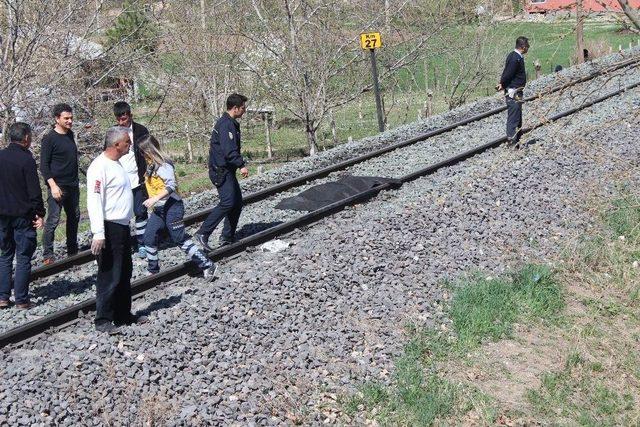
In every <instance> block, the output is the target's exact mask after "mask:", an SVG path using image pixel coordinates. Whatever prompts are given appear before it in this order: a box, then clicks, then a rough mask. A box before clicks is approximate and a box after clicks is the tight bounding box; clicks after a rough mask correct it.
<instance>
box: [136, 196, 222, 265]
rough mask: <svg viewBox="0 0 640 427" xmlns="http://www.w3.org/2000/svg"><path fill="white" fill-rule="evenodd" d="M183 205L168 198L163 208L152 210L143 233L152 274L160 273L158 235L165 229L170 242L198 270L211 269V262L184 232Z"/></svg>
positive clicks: (179, 201) (180, 201)
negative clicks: (179, 248) (180, 250)
mask: <svg viewBox="0 0 640 427" xmlns="http://www.w3.org/2000/svg"><path fill="white" fill-rule="evenodd" d="M183 218H184V203H182V200H176V199H173V198H171V197H170V198H169V200H167V202H166V203H165V204H164V205H163V206H158V207H156V208H155V209H154V210H153V213H152V214H151V216H150V217H149V222H148V223H147V229H146V231H145V233H144V244H145V246H146V249H147V261H148V263H149V264H148V267H147V269H148V270H149V271H150V272H152V273H157V272H158V271H160V263H159V261H158V234H160V231H162V230H164V229H167V230H168V231H169V236H171V240H172V241H173V243H175V244H176V245H178V246H180V247H181V248H182V250H183V251H184V252H185V253H186V254H187V256H188V257H189V258H190V259H191V261H193V262H194V263H195V264H196V265H197V266H198V267H199V268H200V269H205V268H209V267H211V261H210V260H209V258H207V256H206V255H205V254H204V253H203V252H202V251H201V250H200V248H198V247H197V246H196V245H195V244H194V243H193V241H192V240H191V239H190V238H189V236H187V234H186V233H185V230H184V221H183Z"/></svg>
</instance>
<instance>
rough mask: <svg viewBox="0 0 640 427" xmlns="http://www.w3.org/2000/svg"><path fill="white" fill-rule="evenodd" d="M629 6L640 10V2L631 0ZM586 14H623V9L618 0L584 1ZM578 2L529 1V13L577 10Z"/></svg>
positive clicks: (572, 0) (583, 5)
mask: <svg viewBox="0 0 640 427" xmlns="http://www.w3.org/2000/svg"><path fill="white" fill-rule="evenodd" d="M629 5H630V6H631V7H632V8H634V9H640V0H629ZM582 7H583V8H584V10H585V12H606V11H616V12H621V11H622V8H621V7H620V3H618V1H617V0H583V2H582ZM575 8H576V0H527V3H526V9H527V12H533V13H535V12H547V11H552V10H575Z"/></svg>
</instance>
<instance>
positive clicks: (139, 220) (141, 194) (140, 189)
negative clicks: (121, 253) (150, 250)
mask: <svg viewBox="0 0 640 427" xmlns="http://www.w3.org/2000/svg"><path fill="white" fill-rule="evenodd" d="M145 200H147V188H146V187H145V186H144V184H142V185H139V186H137V187H136V188H134V189H133V215H134V216H135V218H136V241H135V243H136V244H137V245H138V246H143V245H144V229H145V228H146V227H147V220H148V219H149V214H148V213H147V207H146V206H145V205H143V202H144V201H145Z"/></svg>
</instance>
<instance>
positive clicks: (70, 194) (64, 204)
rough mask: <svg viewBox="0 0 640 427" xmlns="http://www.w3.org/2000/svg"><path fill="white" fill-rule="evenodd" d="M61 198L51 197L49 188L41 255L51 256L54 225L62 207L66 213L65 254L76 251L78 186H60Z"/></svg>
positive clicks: (78, 210)
mask: <svg viewBox="0 0 640 427" xmlns="http://www.w3.org/2000/svg"><path fill="white" fill-rule="evenodd" d="M60 189H61V190H62V199H60V201H58V200H56V199H54V198H53V196H52V195H51V189H49V190H48V193H49V197H48V198H47V221H46V222H45V224H44V233H43V236H42V246H43V251H42V252H43V253H42V255H43V257H44V258H52V257H53V241H54V239H55V234H56V227H58V223H59V222H60V212H62V209H64V213H65V214H66V215H67V229H66V232H67V255H74V254H76V253H78V222H80V187H67V186H60Z"/></svg>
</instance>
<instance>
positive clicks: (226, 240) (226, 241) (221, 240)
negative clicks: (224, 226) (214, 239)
mask: <svg viewBox="0 0 640 427" xmlns="http://www.w3.org/2000/svg"><path fill="white" fill-rule="evenodd" d="M235 242H236V239H234V238H231V239H230V238H228V237H222V236H221V237H220V238H219V239H218V244H219V245H220V246H227V245H230V244H232V243H235Z"/></svg>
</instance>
